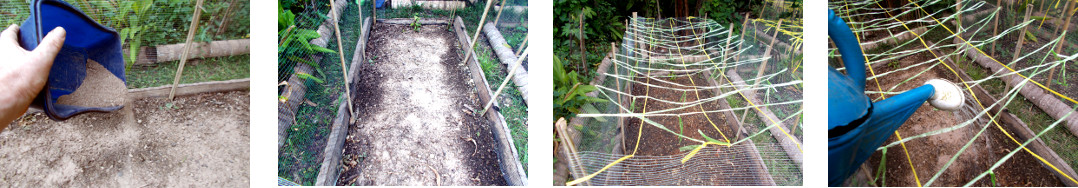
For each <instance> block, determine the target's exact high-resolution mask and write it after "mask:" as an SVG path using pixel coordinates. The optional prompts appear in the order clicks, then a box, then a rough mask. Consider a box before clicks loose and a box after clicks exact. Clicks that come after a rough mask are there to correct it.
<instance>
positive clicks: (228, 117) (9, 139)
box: [0, 91, 251, 187]
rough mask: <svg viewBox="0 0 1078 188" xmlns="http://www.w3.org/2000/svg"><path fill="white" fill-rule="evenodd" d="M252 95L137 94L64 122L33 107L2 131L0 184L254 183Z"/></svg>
mask: <svg viewBox="0 0 1078 188" xmlns="http://www.w3.org/2000/svg"><path fill="white" fill-rule="evenodd" d="M249 99H250V94H249V93H248V92H246V91H244V92H228V93H210V94H198V95H191V96H182V97H177V98H176V99H175V101H171V103H170V102H169V101H168V100H167V99H137V100H136V99H131V101H132V102H129V103H127V104H126V105H125V107H124V108H123V109H121V110H119V111H116V112H113V113H88V114H83V115H79V116H76V117H73V118H71V119H68V120H67V121H63V122H57V121H53V120H51V119H49V118H48V117H46V116H45V115H44V114H42V113H40V112H35V113H29V114H27V115H25V116H23V117H21V118H19V119H18V120H16V121H15V122H13V123H11V124H10V125H9V126H8V128H7V129H6V130H4V132H3V133H0V171H3V172H4V173H0V186H3V187H9V186H10V187H25V186H34V187H38V186H41V187H243V186H248V184H250V180H249V177H248V176H249V169H250V161H249V159H250V158H249V157H250V153H249V152H250V137H249V136H250V135H249V130H250V123H251V122H250V106H249V105H250V104H249V101H250V100H249ZM170 104H171V105H170Z"/></svg>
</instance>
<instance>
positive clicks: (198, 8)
mask: <svg viewBox="0 0 1078 188" xmlns="http://www.w3.org/2000/svg"><path fill="white" fill-rule="evenodd" d="M201 15H202V0H198V2H197V3H195V12H194V13H192V15H191V16H192V17H191V26H189V27H187V28H188V30H187V41H186V42H184V45H183V55H182V57H183V58H182V59H180V66H179V67H177V68H176V78H173V79H172V89H171V90H169V92H168V100H172V99H173V98H175V97H176V86H178V85H180V77H181V76H183V65H184V64H187V54H188V51H190V50H191V39H194V38H195V32H197V31H198V20H199V17H201Z"/></svg>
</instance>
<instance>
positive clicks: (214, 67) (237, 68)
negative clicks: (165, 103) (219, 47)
mask: <svg viewBox="0 0 1078 188" xmlns="http://www.w3.org/2000/svg"><path fill="white" fill-rule="evenodd" d="M250 60H251V56H250V55H239V56H230V57H213V58H204V59H200V60H195V61H198V62H197V63H196V62H192V60H188V61H187V64H186V66H184V68H183V75H182V76H181V78H180V84H188V83H198V82H208V81H222V80H232V79H240V78H249V77H251V71H250V70H251V63H250V62H251V61H250ZM178 66H179V61H169V62H164V63H157V64H153V65H147V66H133V67H131V69H130V70H128V71H127V88H129V89H134V88H147V87H157V86H165V85H171V84H172V81H173V79H175V77H176V67H178Z"/></svg>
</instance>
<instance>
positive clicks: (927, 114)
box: [862, 46, 1064, 186]
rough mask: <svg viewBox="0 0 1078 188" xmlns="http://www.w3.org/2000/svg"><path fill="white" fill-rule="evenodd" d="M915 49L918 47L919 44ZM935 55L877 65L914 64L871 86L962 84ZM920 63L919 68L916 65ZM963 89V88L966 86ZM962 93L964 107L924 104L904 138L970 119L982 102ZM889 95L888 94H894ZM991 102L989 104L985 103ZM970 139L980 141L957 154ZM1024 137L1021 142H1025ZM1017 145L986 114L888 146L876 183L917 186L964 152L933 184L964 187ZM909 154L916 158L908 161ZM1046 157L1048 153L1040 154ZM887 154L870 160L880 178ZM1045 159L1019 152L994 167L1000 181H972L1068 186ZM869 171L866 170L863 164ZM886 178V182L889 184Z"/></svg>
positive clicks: (878, 70) (877, 68) (902, 130)
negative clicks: (949, 108)
mask: <svg viewBox="0 0 1078 188" xmlns="http://www.w3.org/2000/svg"><path fill="white" fill-rule="evenodd" d="M915 47H916V46H915ZM933 58H934V56H931V54H929V53H927V52H922V53H919V54H914V55H912V56H908V57H905V58H902V59H900V60H898V61H896V62H894V63H889V64H885V63H878V64H876V65H875V66H872V67H871V68H872V69H874V71H875V73H876V74H882V73H886V72H890V71H893V70H897V69H903V68H907V67H908V68H909V69H907V70H899V71H897V72H894V73H892V74H889V75H886V76H882V77H881V78H879V79H878V80H872V79H870V80H868V81H867V82H866V83H867V84H866V90H869V91H876V90H879V89H877V86H876V82H877V81H878V82H879V84H880V85H879V87H881V88H883V90H885V91H886V90H889V88H891V87H893V86H895V85H898V84H899V83H900V82H903V81H905V80H906V79H909V78H912V79H911V80H910V81H907V82H906V83H905V84H902V85H900V86H898V87H896V88H895V89H894V90H893V91H895V92H900V91H907V90H911V89H914V88H916V87H919V86H921V85H923V83H924V82H925V81H927V80H929V79H933V78H940V79H945V80H950V81H952V82H955V83H956V84H959V85H960V87H961V86H962V85H961V83H958V82H960V81H959V79H958V78H956V76H955V74H954V73H952V72H951V71H950V70H948V69H947V68H946V67H944V65H943V64H939V65H937V66H935V67H931V64H933V63H937V62H938V61H936V60H932V59H933ZM930 60H931V61H932V62H930V64H926V65H920V66H915V65H914V64H916V63H919V62H925V61H930ZM914 66H915V67H914ZM930 67H931V70H928V71H926V72H924V73H923V74H921V75H917V74H918V73H920V72H921V71H924V70H925V69H928V68H930ZM952 68H957V67H953V65H952ZM963 88H964V87H963ZM963 94H964V95H966V96H967V98H966V99H967V100H966V104H965V107H964V108H963V109H960V110H959V111H955V112H949V111H942V110H937V109H935V108H934V107H932V106H931V105H928V104H927V103H926V104H922V105H921V107H920V108H919V109H918V110H917V111H916V112H915V113H914V114H913V116H911V117H910V118H909V119H908V120H907V121H906V123H905V124H904V125H903V126H902V127H901V128H899V129H898V132H899V133H900V134H902V135H903V136H904V137H911V136H915V135H920V134H923V133H927V132H931V131H936V130H940V129H944V128H948V127H951V126H955V125H958V124H961V123H963V122H965V121H967V120H969V119H971V118H973V117H974V115H975V114H976V113H977V112H979V111H980V110H981V109H980V106H979V105H978V104H977V103H975V102H974V101H973V98H972V97H971V96H970V95H969V93H968V91H966V90H963ZM890 96H891V95H888V96H887V97H890ZM869 97H870V98H872V99H874V100H879V97H880V95H879V94H870V95H869ZM984 105H986V106H987V105H990V104H984ZM986 123H987V126H991V127H987V128H986V129H988V130H985V131H984V132H983V133H982V134H983V135H982V136H978V137H976V138H974V136H975V135H976V134H977V132H978V131H980V129H981V128H984V126H986ZM1004 123H1005V122H1000V124H1001V126H1002V127H1005V128H1004V129H1005V130H1007V132H1009V133H1011V134H1014V133H1015V130H1013V129H1012V128H1010V125H1007V126H1003V125H1002V124H1004ZM971 139H975V140H974V141H973V143H972V145H970V146H969V148H968V149H966V150H965V151H964V152H963V153H960V154H958V153H956V152H957V151H958V150H959V149H961V148H962V147H963V145H965V144H966V143H967V142H969V141H970V140H971ZM895 141H897V138H896V137H891V138H889V139H888V141H886V142H885V143H886V144H889V143H893V142H895ZM1020 141H1021V140H1020ZM1017 146H1018V145H1017V144H1015V143H1014V142H1013V141H1011V140H1010V139H1009V138H1008V137H1007V136H1006V135H1005V134H1004V133H1003V132H1001V131H1000V130H999V128H998V127H996V125H995V124H993V123H990V122H988V120H987V116H982V117H981V118H978V119H977V120H976V121H974V122H973V123H972V124H970V125H968V126H966V127H963V128H959V129H956V130H954V131H952V132H948V133H942V134H939V135H933V136H928V137H924V138H918V139H914V140H911V141H909V142H906V143H905V146H904V147H905V149H903V146H900V145H896V146H893V147H890V148H888V151H887V153H886V155H887V156H886V163H885V165H884V167H883V169H884V170H885V173H883V174H882V176H884V178H881V180H879V181H877V182H875V183H876V185H886V186H918V183H917V179H919V180H920V182H921V183H926V182H927V181H928V180H929V179H931V178H932V176H933V175H935V173H937V172H938V171H939V170H940V169H941V168H943V167H944V165H945V164H946V163H947V162H948V161H949V160H951V158H952V157H953V156H954V155H960V156H959V157H958V158H957V159H956V160H955V162H954V163H952V165H951V166H949V167H947V168H946V169H945V171H944V172H943V174H941V176H940V177H939V179H937V180H936V182H934V183H933V184H932V185H936V186H960V185H965V184H966V183H967V182H969V181H971V180H973V179H974V178H975V177H976V176H978V175H980V174H981V173H982V172H984V171H986V170H988V169H989V168H990V167H991V165H993V164H994V163H995V162H997V161H999V160H1000V159H1001V158H1002V157H1003V156H1004V155H1006V154H1008V153H1009V152H1011V151H1012V150H1013V149H1014V148H1016V147H1017ZM907 153H908V157H909V158H910V159H912V160H909V159H908V158H907ZM1039 154H1041V155H1045V154H1044V153H1039ZM881 157H883V152H876V153H873V155H872V156H871V157H870V158H869V160H868V161H867V163H865V165H867V167H868V168H871V169H874V170H870V171H869V172H870V173H867V174H871V175H872V176H876V175H877V174H876V173H877V172H875V171H876V170H875V169H878V167H879V166H880V162H881V159H882V158H881ZM910 161H912V166H913V167H914V168H915V169H916V170H917V172H916V175H917V179H915V178H914V177H913V176H914V173H913V172H912V171H911V170H910V163H911V162H910ZM1040 164H1041V163H1040V161H1038V160H1037V159H1036V158H1034V157H1033V156H1032V155H1030V154H1029V153H1027V152H1019V153H1017V154H1015V155H1014V157H1012V158H1010V159H1009V160H1008V161H1006V162H1004V163H1003V164H1002V165H1001V166H1000V167H999V168H997V169H995V170H994V173H995V177H996V181H997V183H998V184H996V185H993V184H992V181H991V180H990V178H988V177H986V178H983V179H980V180H979V181H978V182H976V183H975V184H973V185H974V186H1063V185H1064V184H1062V182H1061V181H1060V180H1059V179H1057V178H1056V177H1054V176H1052V174H1054V172H1053V171H1051V170H1050V169H1047V168H1046V167H1045V166H1043V165H1040ZM862 169H864V168H862ZM884 181H885V182H884Z"/></svg>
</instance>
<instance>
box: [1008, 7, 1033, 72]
mask: <svg viewBox="0 0 1078 188" xmlns="http://www.w3.org/2000/svg"><path fill="white" fill-rule="evenodd" d="M1030 13H1033V6H1026V19H1025V21H1022V23H1025V22H1028V21H1029V14H1030ZM1027 28H1029V25H1026V26H1025V27H1022V32H1021V33H1018V44H1017V46H1014V58H1013V59H1012V60H1011V63H1010V64H1007V66H1011V65H1013V64H1014V62H1017V61H1018V58H1019V57H1022V56H1021V55H1019V54H1020V53H1021V52H1022V43H1023V40H1022V39H1026V38H1025V37H1026V29H1027Z"/></svg>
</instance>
